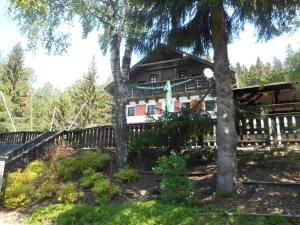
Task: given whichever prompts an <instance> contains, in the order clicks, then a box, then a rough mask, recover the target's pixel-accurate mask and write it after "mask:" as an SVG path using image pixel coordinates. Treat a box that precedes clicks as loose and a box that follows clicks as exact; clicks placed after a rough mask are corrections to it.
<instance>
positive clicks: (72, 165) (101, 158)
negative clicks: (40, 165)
mask: <svg viewBox="0 0 300 225" xmlns="http://www.w3.org/2000/svg"><path fill="white" fill-rule="evenodd" d="M110 159H111V158H110V156H109V155H108V154H106V153H102V152H100V151H97V150H94V151H93V150H89V151H83V152H80V153H79V154H76V155H73V156H70V157H66V158H63V159H61V160H59V161H58V174H59V176H60V177H62V178H63V179H68V178H70V177H72V175H74V174H75V173H80V174H83V172H84V171H85V170H87V169H92V170H97V169H101V168H102V167H103V166H104V165H105V163H107V162H108V161H109V160H110Z"/></svg>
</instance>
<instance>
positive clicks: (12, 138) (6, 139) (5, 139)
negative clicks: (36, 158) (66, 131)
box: [0, 131, 42, 144]
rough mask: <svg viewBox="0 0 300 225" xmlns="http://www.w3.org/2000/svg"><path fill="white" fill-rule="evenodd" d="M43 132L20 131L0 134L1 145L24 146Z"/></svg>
mask: <svg viewBox="0 0 300 225" xmlns="http://www.w3.org/2000/svg"><path fill="white" fill-rule="evenodd" d="M41 133H42V132H33V131H20V132H13V133H12V132H6V133H0V144H1V143H3V144H24V143H25V142H27V141H29V140H32V139H34V138H35V137H37V136H38V135H40V134H41Z"/></svg>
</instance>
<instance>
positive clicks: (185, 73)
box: [178, 70, 188, 79]
mask: <svg viewBox="0 0 300 225" xmlns="http://www.w3.org/2000/svg"><path fill="white" fill-rule="evenodd" d="M178 77H179V79H185V78H188V70H180V71H179V72H178Z"/></svg>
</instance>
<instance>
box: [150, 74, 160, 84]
mask: <svg viewBox="0 0 300 225" xmlns="http://www.w3.org/2000/svg"><path fill="white" fill-rule="evenodd" d="M157 82H158V75H157V74H151V75H150V76H149V83H151V84H154V83H157Z"/></svg>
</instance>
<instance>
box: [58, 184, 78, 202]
mask: <svg viewBox="0 0 300 225" xmlns="http://www.w3.org/2000/svg"><path fill="white" fill-rule="evenodd" d="M82 195H83V193H82V192H78V191H77V190H76V188H75V185H74V184H73V183H72V182H67V183H65V184H60V185H59V186H58V188H57V192H56V196H57V200H58V201H59V202H63V203H74V202H76V201H77V199H78V198H79V197H81V196H82Z"/></svg>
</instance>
